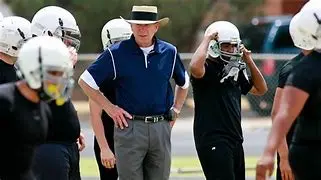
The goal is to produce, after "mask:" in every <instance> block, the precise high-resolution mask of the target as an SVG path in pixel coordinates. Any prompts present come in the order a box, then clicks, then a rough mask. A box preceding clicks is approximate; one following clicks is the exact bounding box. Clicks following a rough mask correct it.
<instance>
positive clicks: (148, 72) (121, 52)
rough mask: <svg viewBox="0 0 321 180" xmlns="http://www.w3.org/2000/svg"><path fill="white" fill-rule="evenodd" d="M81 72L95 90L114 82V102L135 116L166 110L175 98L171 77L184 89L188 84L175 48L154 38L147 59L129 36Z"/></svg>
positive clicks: (155, 113) (164, 111)
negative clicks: (152, 46)
mask: <svg viewBox="0 0 321 180" xmlns="http://www.w3.org/2000/svg"><path fill="white" fill-rule="evenodd" d="M84 74H86V76H91V77H92V78H91V77H90V78H88V77H87V78H84V76H83V75H84ZM84 74H83V75H82V77H81V78H82V79H83V80H84V81H85V82H86V83H87V84H88V85H90V86H91V87H92V88H94V89H99V88H101V86H102V85H103V84H105V85H106V84H108V83H106V81H107V82H108V81H110V82H111V81H114V82H115V90H116V104H117V105H118V106H119V107H121V108H123V109H124V110H126V111H127V112H129V113H131V114H135V115H157V114H164V113H166V112H167V111H168V110H169V109H170V108H171V107H172V105H173V100H174V95H173V90H172V87H171V84H170V79H171V78H173V79H174V80H175V83H176V84H177V85H178V86H181V87H182V88H184V89H186V88H187V87H188V83H189V80H188V74H187V73H186V71H185V68H184V66H183V63H182V61H181V59H180V56H179V54H178V53H177V49H176V47H174V46H173V45H171V44H169V43H167V42H164V41H162V40H159V39H157V38H155V43H154V49H153V50H151V51H150V52H149V54H148V55H147V56H146V59H145V55H144V53H143V51H142V50H141V49H140V48H139V46H138V45H137V44H136V42H135V39H134V37H133V36H132V37H131V38H130V39H129V40H124V41H122V42H120V43H117V44H114V45H113V46H112V47H111V48H110V49H106V50H105V51H104V52H103V53H102V54H101V55H100V56H99V57H98V59H97V60H96V61H95V62H94V63H93V64H92V65H91V66H89V68H88V69H87V70H86V71H85V72H84ZM88 79H91V80H88ZM90 81H91V82H90ZM93 81H94V82H93ZM103 82H104V83H103Z"/></svg>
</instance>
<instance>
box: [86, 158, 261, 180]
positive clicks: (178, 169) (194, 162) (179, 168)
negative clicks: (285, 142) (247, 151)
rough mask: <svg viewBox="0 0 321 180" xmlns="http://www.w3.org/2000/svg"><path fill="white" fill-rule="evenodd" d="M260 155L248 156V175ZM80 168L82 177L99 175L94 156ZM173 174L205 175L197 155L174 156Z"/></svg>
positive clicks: (252, 173) (253, 169) (252, 170)
mask: <svg viewBox="0 0 321 180" xmlns="http://www.w3.org/2000/svg"><path fill="white" fill-rule="evenodd" d="M257 160H258V157H246V159H245V164H246V166H245V167H246V176H247V177H254V176H255V166H256V162H257ZM80 169H81V176H82V177H97V176H98V168H97V165H96V161H95V159H94V158H87V157H81V159H80ZM171 170H172V173H171V176H203V173H202V172H201V165H200V163H199V161H198V159H197V157H191V156H187V157H184V156H183V157H181V156H179V157H173V158H172V167H171Z"/></svg>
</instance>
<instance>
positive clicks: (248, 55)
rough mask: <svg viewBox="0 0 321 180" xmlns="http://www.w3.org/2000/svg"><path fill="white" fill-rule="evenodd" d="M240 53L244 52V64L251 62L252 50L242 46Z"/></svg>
mask: <svg viewBox="0 0 321 180" xmlns="http://www.w3.org/2000/svg"><path fill="white" fill-rule="evenodd" d="M240 51H241V52H243V60H244V62H246V63H248V61H250V60H251V59H252V58H251V54H252V52H251V51H250V50H248V49H246V48H245V46H244V45H243V44H241V45H240Z"/></svg>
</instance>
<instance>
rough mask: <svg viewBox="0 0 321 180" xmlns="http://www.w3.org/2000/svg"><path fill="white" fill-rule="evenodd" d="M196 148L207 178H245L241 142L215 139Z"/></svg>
mask: <svg viewBox="0 0 321 180" xmlns="http://www.w3.org/2000/svg"><path fill="white" fill-rule="evenodd" d="M196 150H197V154H198V157H199V160H200V162H201V165H202V169H203V171H204V174H205V177H206V179H207V180H245V162H244V151H243V146H242V144H241V143H237V142H230V141H225V140H224V141H216V142H213V143H211V145H206V146H200V147H197V148H196Z"/></svg>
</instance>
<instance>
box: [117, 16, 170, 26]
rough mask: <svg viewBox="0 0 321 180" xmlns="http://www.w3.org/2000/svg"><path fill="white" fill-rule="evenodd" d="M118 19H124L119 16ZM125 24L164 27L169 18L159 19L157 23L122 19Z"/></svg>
mask: <svg viewBox="0 0 321 180" xmlns="http://www.w3.org/2000/svg"><path fill="white" fill-rule="evenodd" d="M120 18H122V19H124V18H123V17H121V16H120ZM124 20H125V21H126V22H128V23H130V24H155V23H159V24H160V26H165V25H166V24H168V22H169V18H168V17H165V18H162V19H159V20H157V21H148V20H129V19H124Z"/></svg>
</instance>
